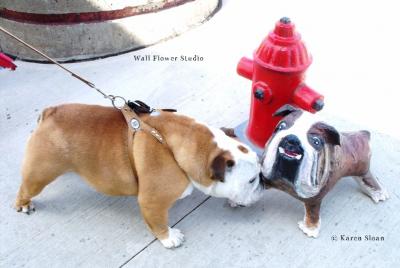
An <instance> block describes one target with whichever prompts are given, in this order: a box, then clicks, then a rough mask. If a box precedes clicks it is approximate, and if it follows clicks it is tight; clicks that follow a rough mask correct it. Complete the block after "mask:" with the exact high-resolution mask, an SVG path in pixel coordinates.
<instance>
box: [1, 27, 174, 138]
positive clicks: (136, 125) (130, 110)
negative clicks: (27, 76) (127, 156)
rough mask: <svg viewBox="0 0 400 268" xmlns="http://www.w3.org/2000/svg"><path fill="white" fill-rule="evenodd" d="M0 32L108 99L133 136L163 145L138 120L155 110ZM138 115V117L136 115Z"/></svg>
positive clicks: (157, 135) (148, 127) (18, 39)
mask: <svg viewBox="0 0 400 268" xmlns="http://www.w3.org/2000/svg"><path fill="white" fill-rule="evenodd" d="M0 31H2V32H3V33H5V34H7V35H8V36H10V37H12V38H14V39H15V40H17V41H18V42H19V43H21V44H23V45H24V46H26V47H28V48H30V49H31V50H33V51H35V52H36V53H38V54H39V55H41V56H42V57H44V58H45V59H47V60H49V61H50V62H52V63H54V64H55V65H57V66H58V67H60V68H61V69H63V70H64V71H66V72H68V73H69V74H71V75H72V76H73V77H75V78H76V79H78V80H80V81H81V82H83V83H85V84H86V85H87V86H89V87H91V88H93V89H94V90H96V91H97V92H98V93H100V94H101V95H103V97H104V98H106V99H109V100H110V101H111V104H112V106H113V107H114V108H116V109H118V110H120V111H121V112H122V114H123V115H124V118H125V120H126V123H127V124H128V128H129V131H130V132H131V134H132V135H134V134H135V133H136V132H137V131H140V130H142V131H145V132H147V133H149V134H150V135H152V136H153V137H154V138H155V139H156V140H157V141H158V142H160V143H161V144H165V140H164V138H163V137H162V136H161V134H160V133H159V132H158V131H157V130H156V129H155V128H153V127H151V126H149V125H148V124H146V123H145V122H144V121H143V120H141V119H140V116H139V115H140V114H142V113H152V112H153V111H155V109H152V108H150V106H148V105H147V104H145V103H144V102H142V101H139V100H136V101H134V102H131V101H129V100H128V101H126V99H125V98H124V97H122V96H115V95H110V94H106V93H105V92H104V91H103V90H101V89H99V88H98V87H96V85H95V84H94V83H92V82H90V81H89V80H87V79H85V78H83V77H82V76H80V75H78V74H76V73H74V72H73V71H71V70H70V69H68V68H66V67H64V66H62V65H61V64H60V63H59V62H58V61H56V60H54V59H53V58H51V57H49V56H47V55H46V54H45V53H43V52H41V51H40V50H38V49H37V48H35V47H33V46H32V45H30V44H28V43H27V42H25V41H23V40H22V39H20V38H18V37H17V36H15V35H14V34H12V33H10V32H9V31H7V30H6V29H4V28H3V27H1V26H0ZM160 111H166V112H176V110H174V109H161V110H160ZM138 114H139V115H138Z"/></svg>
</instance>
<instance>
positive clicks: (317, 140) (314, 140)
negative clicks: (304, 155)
mask: <svg viewBox="0 0 400 268" xmlns="http://www.w3.org/2000/svg"><path fill="white" fill-rule="evenodd" d="M311 141H312V143H313V145H314V146H315V147H316V148H320V147H322V145H323V144H322V140H321V138H320V137H317V136H314V137H312V138H311Z"/></svg>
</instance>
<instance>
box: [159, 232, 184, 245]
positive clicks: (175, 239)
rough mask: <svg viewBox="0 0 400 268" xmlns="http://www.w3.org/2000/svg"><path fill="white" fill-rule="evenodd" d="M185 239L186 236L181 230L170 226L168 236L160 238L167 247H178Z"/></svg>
mask: <svg viewBox="0 0 400 268" xmlns="http://www.w3.org/2000/svg"><path fill="white" fill-rule="evenodd" d="M184 240H185V237H184V235H183V234H182V232H181V231H180V230H178V229H175V228H169V227H168V238H165V239H160V242H161V244H163V246H164V247H166V248H177V247H179V246H181V245H182V243H183V241H184Z"/></svg>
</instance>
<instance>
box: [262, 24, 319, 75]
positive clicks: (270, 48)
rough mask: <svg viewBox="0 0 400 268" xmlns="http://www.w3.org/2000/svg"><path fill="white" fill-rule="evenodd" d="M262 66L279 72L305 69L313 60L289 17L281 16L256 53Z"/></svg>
mask: <svg viewBox="0 0 400 268" xmlns="http://www.w3.org/2000/svg"><path fill="white" fill-rule="evenodd" d="M254 60H255V61H256V62H257V63H258V64H260V65H261V66H263V67H265V68H268V69H272V70H275V71H278V72H301V71H305V70H306V69H307V68H308V66H309V65H310V64H311V62H312V58H311V55H310V54H309V53H308V51H307V49H306V47H305V45H304V43H303V42H302V41H301V36H300V34H299V33H297V32H296V31H295V25H294V24H293V23H292V22H291V20H290V19H289V18H287V17H283V18H281V19H280V20H279V21H278V22H277V23H276V25H275V29H274V31H272V32H271V33H270V34H269V35H268V36H267V37H266V38H265V39H264V41H263V42H262V43H261V45H260V47H259V48H258V49H257V51H256V52H255V53H254Z"/></svg>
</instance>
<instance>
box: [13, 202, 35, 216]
mask: <svg viewBox="0 0 400 268" xmlns="http://www.w3.org/2000/svg"><path fill="white" fill-rule="evenodd" d="M15 210H16V211H17V212H22V213H25V214H27V215H29V214H31V212H34V211H35V210H36V209H35V206H34V205H33V203H32V202H31V203H29V204H27V205H23V206H16V207H15Z"/></svg>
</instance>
